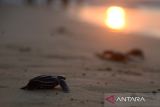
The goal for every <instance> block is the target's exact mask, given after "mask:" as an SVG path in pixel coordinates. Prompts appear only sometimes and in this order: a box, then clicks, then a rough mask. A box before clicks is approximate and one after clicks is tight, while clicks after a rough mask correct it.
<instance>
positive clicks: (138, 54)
mask: <svg viewBox="0 0 160 107" xmlns="http://www.w3.org/2000/svg"><path fill="white" fill-rule="evenodd" d="M127 55H128V56H135V57H139V58H142V59H144V53H143V51H142V50H140V49H132V50H130V51H129V52H128V53H127Z"/></svg>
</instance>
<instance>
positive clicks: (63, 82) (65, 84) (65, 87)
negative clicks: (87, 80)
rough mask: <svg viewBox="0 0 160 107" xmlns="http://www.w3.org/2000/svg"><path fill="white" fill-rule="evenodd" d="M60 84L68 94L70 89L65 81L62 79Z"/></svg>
mask: <svg viewBox="0 0 160 107" xmlns="http://www.w3.org/2000/svg"><path fill="white" fill-rule="evenodd" d="M59 84H60V86H61V88H62V90H63V91H64V92H66V93H68V92H69V87H68V85H67V83H66V82H65V80H63V79H60V81H59Z"/></svg>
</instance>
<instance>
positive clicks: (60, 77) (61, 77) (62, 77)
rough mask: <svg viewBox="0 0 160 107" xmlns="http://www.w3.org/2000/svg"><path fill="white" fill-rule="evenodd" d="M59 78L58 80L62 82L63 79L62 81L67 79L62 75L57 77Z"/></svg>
mask: <svg viewBox="0 0 160 107" xmlns="http://www.w3.org/2000/svg"><path fill="white" fill-rule="evenodd" d="M57 78H58V79H60V80H61V79H62V80H65V79H66V77H64V76H60V75H59V76H57Z"/></svg>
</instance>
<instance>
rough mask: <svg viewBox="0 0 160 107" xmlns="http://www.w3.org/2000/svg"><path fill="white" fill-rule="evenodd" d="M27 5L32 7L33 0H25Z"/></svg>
mask: <svg viewBox="0 0 160 107" xmlns="http://www.w3.org/2000/svg"><path fill="white" fill-rule="evenodd" d="M26 2H27V4H28V5H33V4H34V0H27V1H26Z"/></svg>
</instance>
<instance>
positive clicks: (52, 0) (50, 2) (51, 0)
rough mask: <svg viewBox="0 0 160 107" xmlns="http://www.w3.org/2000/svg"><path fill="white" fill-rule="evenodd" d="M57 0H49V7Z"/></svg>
mask: <svg viewBox="0 0 160 107" xmlns="http://www.w3.org/2000/svg"><path fill="white" fill-rule="evenodd" d="M54 1H55V0H47V5H51V4H52V3H53V2H54Z"/></svg>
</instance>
